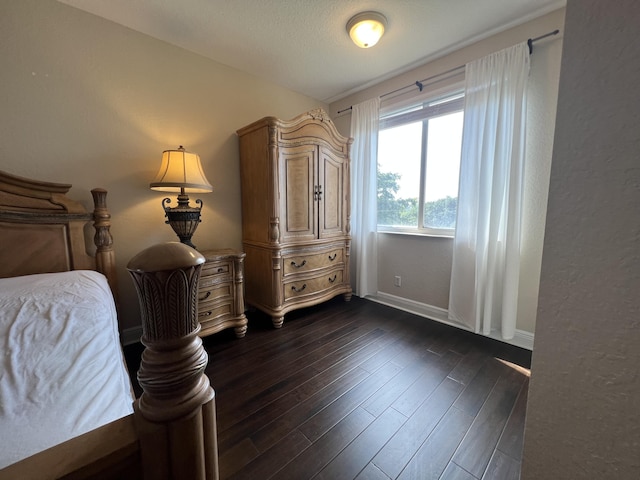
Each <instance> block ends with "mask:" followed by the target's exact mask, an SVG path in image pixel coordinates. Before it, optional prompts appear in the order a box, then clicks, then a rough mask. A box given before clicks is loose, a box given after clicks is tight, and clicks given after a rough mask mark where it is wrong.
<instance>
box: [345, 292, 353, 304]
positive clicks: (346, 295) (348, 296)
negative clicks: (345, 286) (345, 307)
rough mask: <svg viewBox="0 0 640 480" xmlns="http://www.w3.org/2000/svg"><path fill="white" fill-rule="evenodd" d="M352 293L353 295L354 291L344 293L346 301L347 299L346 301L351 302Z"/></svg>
mask: <svg viewBox="0 0 640 480" xmlns="http://www.w3.org/2000/svg"><path fill="white" fill-rule="evenodd" d="M351 295H352V293H351V292H349V293H345V294H344V301H345V302H350V301H351Z"/></svg>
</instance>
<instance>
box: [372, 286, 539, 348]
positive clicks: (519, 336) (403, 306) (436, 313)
mask: <svg viewBox="0 0 640 480" xmlns="http://www.w3.org/2000/svg"><path fill="white" fill-rule="evenodd" d="M365 298H366V299H367V300H371V301H373V302H378V303H381V304H383V305H387V306H389V307H393V308H397V309H398V310H402V311H405V312H408V313H413V314H414V315H418V316H420V317H425V318H428V319H430V320H435V321H436V322H440V323H445V324H447V325H451V326H452V327H456V328H460V329H462V330H466V331H468V332H472V330H471V329H470V328H469V327H467V326H466V325H463V324H461V323H457V322H453V321H451V320H449V316H448V311H447V310H445V309H444V308H440V307H434V306H433V305H427V304H426V303H421V302H416V301H415V300H409V299H406V298H402V297H397V296H395V295H391V294H389V293H384V292H378V293H377V294H376V295H375V296H367V297H365ZM489 337H490V338H493V339H494V340H499V341H501V342H505V343H508V344H510V345H515V346H517V347H520V348H525V349H527V350H533V340H534V335H533V333H530V332H525V331H524V330H516V333H515V335H514V337H513V338H512V339H511V340H505V339H503V338H502V337H501V336H500V334H499V333H497V332H492V333H491V335H489Z"/></svg>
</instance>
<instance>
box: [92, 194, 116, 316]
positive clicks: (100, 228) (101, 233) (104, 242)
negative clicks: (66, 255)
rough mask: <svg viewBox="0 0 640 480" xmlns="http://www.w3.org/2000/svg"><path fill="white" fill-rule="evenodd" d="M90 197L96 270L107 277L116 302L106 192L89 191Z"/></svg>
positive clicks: (109, 216) (114, 265)
mask: <svg viewBox="0 0 640 480" xmlns="http://www.w3.org/2000/svg"><path fill="white" fill-rule="evenodd" d="M91 195H92V196H93V205H94V209H93V228H94V229H95V231H96V233H95V235H94V237H93V243H94V245H95V246H96V268H97V270H98V271H99V272H101V273H103V274H104V276H105V277H107V281H108V282H109V286H110V287H111V291H112V292H113V295H114V297H116V300H117V295H118V287H117V283H116V258H115V253H114V252H113V237H112V236H111V231H110V228H111V214H110V213H109V210H108V209H107V191H106V190H105V189H104V188H94V189H93V190H91ZM116 303H117V302H116Z"/></svg>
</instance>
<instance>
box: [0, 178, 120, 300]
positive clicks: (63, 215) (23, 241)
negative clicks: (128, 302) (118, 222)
mask: <svg viewBox="0 0 640 480" xmlns="http://www.w3.org/2000/svg"><path fill="white" fill-rule="evenodd" d="M70 188H71V185H66V184H60V183H51V182H43V181H38V180H31V179H28V178H22V177H18V176H15V175H10V174H8V173H6V172H3V171H0V278H6V277H16V276H20V275H29V274H33V273H51V272H64V271H69V270H97V271H99V272H101V273H102V274H104V275H105V276H106V277H107V280H108V281H109V285H110V286H111V290H112V291H113V292H114V295H115V293H116V272H115V255H114V252H113V239H112V237H111V233H110V231H109V228H110V226H111V223H110V219H111V215H110V214H109V211H108V210H107V204H106V198H107V191H106V190H104V189H100V188H96V189H94V190H92V191H91V193H92V195H93V202H94V211H93V213H89V212H87V210H86V209H85V208H84V207H83V206H82V205H81V204H80V203H78V202H76V201H74V200H72V199H70V198H69V197H67V195H66V194H67V192H68V191H69V189H70ZM88 222H93V226H94V229H95V235H94V236H93V243H92V242H87V241H86V240H85V239H86V237H87V236H86V235H85V227H86V225H87V224H88ZM89 236H90V235H89Z"/></svg>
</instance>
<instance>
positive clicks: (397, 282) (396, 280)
mask: <svg viewBox="0 0 640 480" xmlns="http://www.w3.org/2000/svg"><path fill="white" fill-rule="evenodd" d="M393 284H394V285H395V286H396V287H401V286H402V277H401V276H400V275H396V276H395V277H393Z"/></svg>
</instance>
